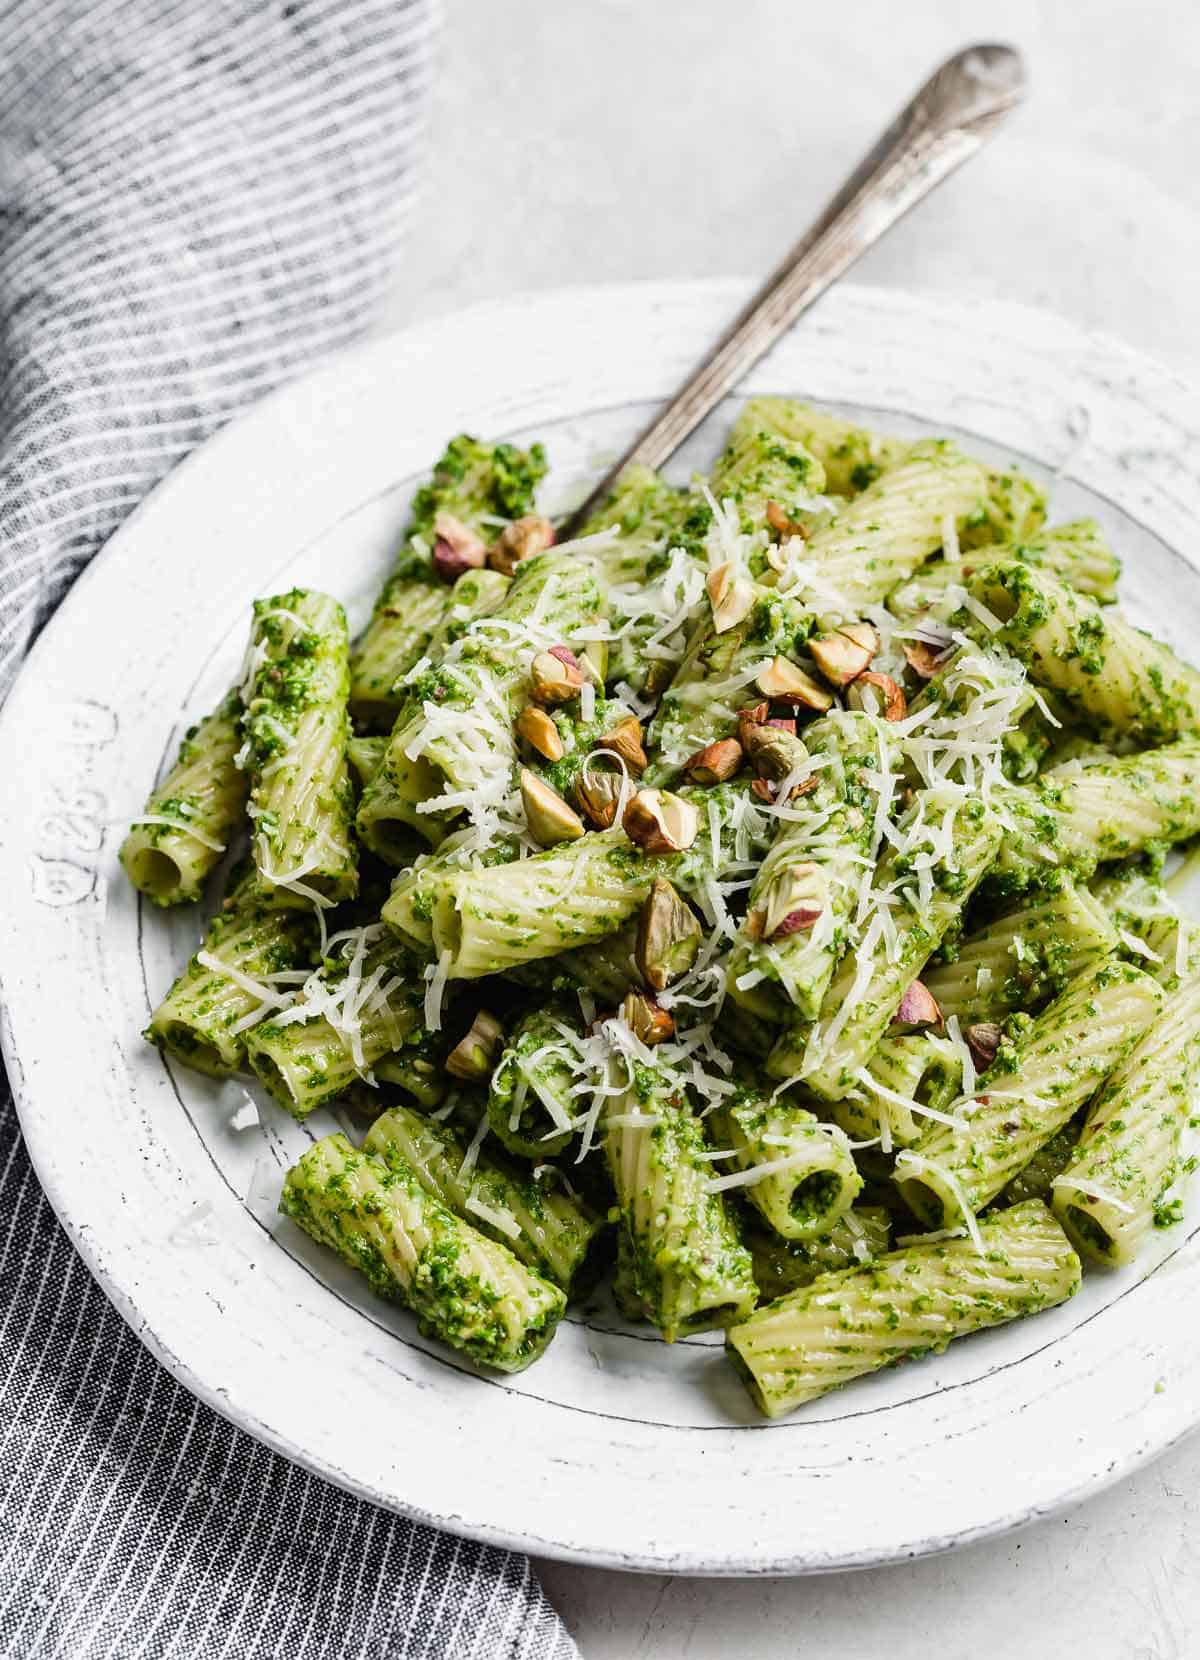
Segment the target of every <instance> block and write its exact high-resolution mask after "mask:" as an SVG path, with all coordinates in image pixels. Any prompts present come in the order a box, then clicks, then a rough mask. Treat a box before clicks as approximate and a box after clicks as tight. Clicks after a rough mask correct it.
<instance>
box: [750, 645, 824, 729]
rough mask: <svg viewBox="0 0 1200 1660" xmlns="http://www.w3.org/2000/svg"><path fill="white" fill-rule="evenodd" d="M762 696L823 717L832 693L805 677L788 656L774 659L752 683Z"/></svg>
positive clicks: (802, 671)
mask: <svg viewBox="0 0 1200 1660" xmlns="http://www.w3.org/2000/svg"><path fill="white" fill-rule="evenodd" d="M755 685H756V686H757V687H758V689H759V691H760V692H761V693H762V695H763V696H764V697H767V698H770V699H771V700H772V702H774V703H786V704H788V705H789V707H792V708H797V709H812V710H814V711H815V712H816V713H817V714H822V715H823V714H824V713H825V711H826V710H827V709H832V708H833V693H832V692H827V691H826V690H825V688H824V687H823V686H818V685H817V683H816V681H815V680H813V679H812V678H811V677H810V676H809V675H807V674H805V672H804V670H803V669H802V668H799V667H798V666H797V665H796V664H795V663H793V662H792V661H791V659H790V658H787V657H776V658H775V659H774V660H773V661H772V662H770V663H768V664H767V667H766V668H765V669H763V671H762V673H761V674H760V675H759V676H758V678H757V679H756V681H755Z"/></svg>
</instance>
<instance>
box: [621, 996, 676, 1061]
mask: <svg viewBox="0 0 1200 1660" xmlns="http://www.w3.org/2000/svg"><path fill="white" fill-rule="evenodd" d="M621 1013H622V1014H623V1015H624V1016H625V1024H626V1025H627V1026H628V1027H629V1030H630V1031H631V1032H632V1033H633V1035H634V1037H635V1038H638V1039H639V1040H640V1041H641V1042H642V1043H644V1044H645V1045H646V1047H647V1048H653V1046H654V1045H655V1044H656V1043H665V1042H666V1041H667V1039H668V1038H671V1037H674V1035H675V1022H674V1021H673V1020H672V1018H671V1016H670V1015H669V1014H668V1013H667V1011H666V1009H660V1008H659V1006H658V1004H657V1003H656V1002H655V1001H654V999H653V998H652V997H647V996H646V994H645V992H641V991H629V992H626V994H625V1001H624V1003H622V1005H621Z"/></svg>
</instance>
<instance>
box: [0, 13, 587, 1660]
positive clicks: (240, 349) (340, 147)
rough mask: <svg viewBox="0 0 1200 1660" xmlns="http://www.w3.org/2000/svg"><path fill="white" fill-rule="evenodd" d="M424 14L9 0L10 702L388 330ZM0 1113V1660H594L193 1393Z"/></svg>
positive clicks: (482, 1578) (4, 400) (3, 1101)
mask: <svg viewBox="0 0 1200 1660" xmlns="http://www.w3.org/2000/svg"><path fill="white" fill-rule="evenodd" d="M433 3H434V0H0V694H2V693H3V692H4V691H6V690H7V688H8V686H9V684H10V683H11V680H12V677H13V675H14V674H15V672H16V670H17V668H18V667H19V665H20V660H21V658H22V656H23V654H24V652H25V651H26V649H27V647H28V645H29V643H30V641H31V639H32V638H33V636H34V634H35V633H36V632H37V629H38V627H39V626H40V624H41V623H42V622H43V621H44V620H45V618H46V617H47V615H48V614H49V612H50V611H51V610H52V609H53V607H54V605H55V604H56V603H57V601H58V600H59V599H60V598H61V596H62V594H63V592H64V591H65V589H66V588H67V586H68V585H69V584H70V582H71V580H72V579H73V577H74V576H75V575H76V574H77V573H78V572H79V570H80V569H81V568H82V567H83V566H84V565H85V564H86V563H87V561H88V560H89V559H90V558H91V556H92V555H93V554H94V553H95V552H96V550H97V549H98V548H99V547H100V546H101V545H102V544H103V542H104V541H105V539H106V538H107V537H108V536H109V535H110V534H111V532H112V531H113V530H115V529H116V527H117V526H118V525H119V524H120V523H121V521H122V519H123V518H124V517H125V515H126V514H127V513H128V512H129V511H130V509H131V508H133V507H134V506H135V505H136V504H137V502H139V501H140V500H141V498H142V497H143V496H144V495H145V494H146V492H147V491H148V490H149V489H150V488H151V487H152V486H153V485H154V484H155V483H156V482H157V481H158V480H159V479H160V478H162V476H163V475H164V473H166V472H167V471H168V470H169V469H170V468H171V467H172V466H173V465H174V464H175V462H177V461H178V460H179V459H180V458H181V457H182V456H184V455H185V454H186V453H187V452H188V451H189V450H190V449H192V448H194V446H195V445H196V444H198V443H199V442H201V440H203V439H204V438H206V437H207V436H208V435H209V434H210V433H211V432H213V431H214V430H215V429H216V428H217V427H219V426H221V425H222V424H223V423H224V422H225V421H227V420H228V419H229V418H230V417H231V416H233V415H234V414H236V413H237V411H238V410H239V409H242V408H244V407H245V406H246V405H247V404H248V403H250V402H251V401H252V400H254V399H255V398H257V397H259V396H260V395H261V394H262V393H263V392H265V391H267V390H268V389H269V388H270V387H272V386H274V385H275V384H277V383H278V382H279V381H280V380H283V379H285V378H286V377H287V376H289V375H291V374H293V373H295V372H296V371H297V370H299V369H300V368H302V367H303V366H304V365H305V364H307V363H308V362H310V361H311V360H312V359H313V358H315V357H317V356H319V355H321V354H322V353H325V352H328V351H330V350H332V349H334V348H335V347H337V346H340V345H342V344H344V343H345V342H346V341H348V340H350V339H352V338H353V337H354V336H355V335H356V334H358V333H360V332H361V330H362V329H363V328H364V326H365V325H366V324H367V323H368V322H369V320H370V318H371V316H372V311H373V307H374V306H375V304H376V302H377V300H378V298H379V295H380V292H381V290H382V287H383V284H384V282H385V280H386V278H387V275H388V272H389V268H390V265H391V262H392V259H393V257H394V254H395V251H396V247H397V242H398V238H399V236H400V234H401V231H402V229H403V221H404V216H405V207H406V204H407V202H408V199H409V197H410V194H411V191H412V188H413V184H414V162H415V160H416V157H417V154H418V152H419V148H420V145H419V140H420V136H421V129H422V126H423V123H424V120H425V115H426V106H427V102H428V88H429V79H430V52H431V43H432V37H433V24H434V19H433V17H432V15H431V9H432V4H433ZM8 799H9V801H10V802H13V801H14V793H13V792H12V791H10V792H9V795H8ZM6 1097H7V1092H4V1095H3V1097H2V1098H0V1166H2V1167H3V1175H2V1178H0V1287H2V1288H3V1290H2V1293H0V1655H3V1656H4V1657H5V1660H163V1657H167V1656H170V1657H171V1660H183V1657H188V1660H192V1657H194V1660H260V1657H261V1660H266V1657H268V1656H270V1657H276V1656H278V1657H280V1660H282V1657H284V1656H286V1657H287V1660H309V1657H312V1660H316V1657H318V1656H323V1657H326V1660H340V1657H342V1656H346V1657H350V1656H358V1657H361V1660H393V1657H394V1660H409V1657H411V1660H417V1657H423V1660H424V1657H427V1660H458V1657H459V1656H464V1657H466V1656H470V1657H475V1660H517V1657H523V1660H570V1657H572V1656H574V1655H575V1653H576V1651H575V1647H574V1645H573V1643H572V1642H571V1640H570V1638H569V1637H568V1636H567V1634H566V1632H565V1630H564V1628H563V1627H562V1625H561V1623H560V1622H559V1620H558V1618H557V1616H556V1615H555V1614H554V1612H553V1610H552V1609H551V1608H550V1606H549V1604H548V1603H547V1602H546V1600H545V1598H544V1596H543V1594H542V1592H541V1589H540V1587H539V1586H538V1584H537V1582H536V1580H535V1579H534V1578H533V1576H532V1573H531V1570H530V1566H529V1564H528V1562H526V1561H525V1560H524V1559H522V1558H520V1557H514V1556H511V1555H509V1554H507V1553H505V1552H503V1551H499V1550H493V1549H488V1548H484V1547H482V1546H477V1545H473V1544H469V1543H466V1542H465V1541H462V1540H458V1539H453V1538H450V1537H448V1536H446V1535H443V1534H437V1533H434V1532H432V1531H430V1530H429V1529H427V1528H423V1527H417V1526H414V1525H413V1524H411V1523H408V1522H406V1521H403V1520H402V1519H400V1518H398V1517H396V1516H393V1515H390V1514H387V1513H385V1512H383V1511H380V1510H377V1509H375V1508H373V1507H372V1506H370V1505H366V1504H363V1503H361V1502H359V1501H358V1500H356V1499H353V1498H351V1497H349V1496H348V1495H347V1494H344V1493H341V1492H339V1491H337V1490H336V1489H334V1488H331V1487H329V1486H327V1485H326V1484H325V1483H323V1482H321V1481H319V1480H317V1479H316V1478H315V1477H313V1476H310V1475H307V1474H305V1473H304V1472H303V1471H302V1470H300V1469H297V1468H296V1467H294V1466H293V1465H290V1464H288V1463H286V1462H284V1461H283V1460H282V1459H280V1458H278V1457H276V1456H275V1455H274V1454H272V1453H270V1452H268V1451H267V1450H266V1449H265V1448H263V1447H261V1446H259V1445H257V1444H256V1443H255V1442H254V1441H251V1440H249V1439H248V1438H247V1437H246V1436H244V1435H242V1434H241V1433H240V1432H239V1431H237V1430H234V1429H233V1428H231V1426H230V1425H228V1424H227V1423H225V1422H224V1420H223V1419H221V1418H219V1417H217V1416H216V1415H215V1414H214V1413H212V1412H211V1411H209V1410H208V1408H207V1407H204V1406H202V1405H201V1404H200V1403H199V1402H197V1401H195V1400H193V1399H192V1398H191V1397H190V1396H189V1395H188V1394H187V1393H186V1392H185V1391H184V1390H182V1389H181V1388H180V1387H179V1386H178V1385H177V1384H175V1383H174V1382H173V1380H172V1379H171V1378H170V1377H169V1376H168V1374H167V1373H166V1372H164V1371H163V1370H162V1369H161V1368H160V1367H159V1366H158V1365H157V1364H156V1362H155V1361H154V1360H153V1359H151V1357H150V1355H149V1354H148V1353H147V1351H146V1350H144V1349H143V1348H142V1347H141V1345H140V1344H139V1343H138V1341H137V1339H136V1337H134V1336H133V1334H132V1333H131V1332H129V1331H128V1330H127V1329H126V1328H125V1327H124V1326H123V1325H122V1323H121V1321H120V1319H119V1318H118V1317H117V1315H116V1314H115V1313H114V1312H113V1310H112V1309H111V1308H110V1307H109V1305H108V1303H107V1302H106V1301H105V1299H104V1297H103V1295H102V1294H101V1292H100V1291H99V1290H98V1289H97V1287H96V1286H95V1285H94V1284H93V1282H92V1281H91V1279H90V1278H89V1276H88V1274H87V1272H86V1270H85V1269H84V1268H83V1266H82V1264H81V1263H80V1261H79V1259H78V1258H77V1257H76V1255H75V1253H74V1251H73V1250H72V1248H71V1246H70V1245H69V1244H68V1242H67V1240H66V1237H65V1235H64V1234H63V1233H62V1231H61V1230H60V1228H59V1227H58V1224H57V1222H56V1221H55V1219H54V1216H53V1214H52V1212H51V1210H50V1207H49V1205H48V1204H47V1202H46V1200H45V1198H44V1197H43V1195H42V1193H41V1191H40V1189H39V1188H38V1184H37V1180H36V1178H35V1177H34V1175H33V1172H32V1170H31V1169H30V1166H29V1162H28V1159H27V1158H26V1156H25V1153H24V1150H23V1148H22V1146H21V1142H20V1136H19V1132H18V1128H17V1123H16V1118H15V1114H14V1112H13V1110H12V1106H11V1103H9V1102H8V1101H7V1098H6Z"/></svg>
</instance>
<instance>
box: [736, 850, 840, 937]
mask: <svg viewBox="0 0 1200 1660" xmlns="http://www.w3.org/2000/svg"><path fill="white" fill-rule="evenodd" d="M828 904H829V882H828V878H827V877H826V874H825V871H824V870H823V869H822V868H821V866H820V865H816V864H812V863H810V862H808V861H805V862H803V863H801V864H795V865H788V866H787V867H786V868H785V869H783V870H781V871H779V872H778V873H777V874H776V875H775V876H774V877H773V878H772V879H771V881H770V882H769V883H768V884H767V889H766V892H765V893H764V894H763V896H762V898H761V899H760V900H759V902H758V903H757V904H756V905H755V906H754V907H753V912H752V914H753V915H755V916H756V918H757V922H756V924H755V929H756V932H755V937H756V938H758V939H762V940H766V941H767V942H769V943H771V942H774V941H775V940H781V939H787V938H788V936H789V935H791V934H798V933H804V932H807V930H808V929H810V928H812V927H814V926H815V925H816V923H817V922H818V921H819V920H820V918H821V915H822V913H823V912H824V910H825V909H826V907H827V906H828ZM748 920H749V919H748Z"/></svg>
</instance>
